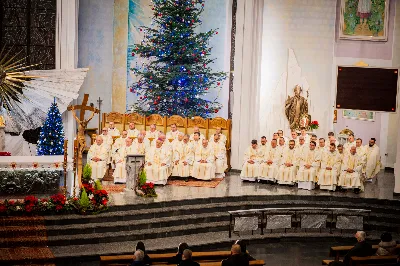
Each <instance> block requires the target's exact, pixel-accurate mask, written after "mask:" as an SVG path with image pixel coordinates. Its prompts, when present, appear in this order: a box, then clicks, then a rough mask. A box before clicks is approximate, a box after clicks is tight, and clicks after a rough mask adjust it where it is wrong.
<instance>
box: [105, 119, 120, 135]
mask: <svg viewBox="0 0 400 266" xmlns="http://www.w3.org/2000/svg"><path fill="white" fill-rule="evenodd" d="M108 135H110V136H111V137H118V136H119V135H121V134H120V133H119V130H118V128H116V127H115V124H114V122H113V121H111V122H109V123H108Z"/></svg>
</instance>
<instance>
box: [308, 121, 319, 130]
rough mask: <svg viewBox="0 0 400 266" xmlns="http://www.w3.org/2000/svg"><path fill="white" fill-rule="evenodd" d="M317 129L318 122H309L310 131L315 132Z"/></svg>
mask: <svg viewBox="0 0 400 266" xmlns="http://www.w3.org/2000/svg"><path fill="white" fill-rule="evenodd" d="M318 128H319V123H318V121H317V120H315V121H311V123H310V129H311V130H315V129H318Z"/></svg>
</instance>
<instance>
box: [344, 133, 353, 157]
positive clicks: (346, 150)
mask: <svg viewBox="0 0 400 266" xmlns="http://www.w3.org/2000/svg"><path fill="white" fill-rule="evenodd" d="M353 146H356V141H355V140H354V135H353V134H350V135H349V136H348V137H347V142H346V143H345V144H344V145H343V148H344V154H347V153H350V148H351V147H353Z"/></svg>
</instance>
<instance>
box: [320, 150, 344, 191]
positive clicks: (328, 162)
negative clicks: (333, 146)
mask: <svg viewBox="0 0 400 266" xmlns="http://www.w3.org/2000/svg"><path fill="white" fill-rule="evenodd" d="M327 167H330V168H332V170H328V169H326V168H327ZM339 170H340V157H339V154H338V152H337V151H334V152H330V151H328V152H324V153H323V155H322V157H321V169H320V170H319V173H318V184H319V186H320V189H326V190H332V191H335V190H336V185H337V182H338V176H339Z"/></svg>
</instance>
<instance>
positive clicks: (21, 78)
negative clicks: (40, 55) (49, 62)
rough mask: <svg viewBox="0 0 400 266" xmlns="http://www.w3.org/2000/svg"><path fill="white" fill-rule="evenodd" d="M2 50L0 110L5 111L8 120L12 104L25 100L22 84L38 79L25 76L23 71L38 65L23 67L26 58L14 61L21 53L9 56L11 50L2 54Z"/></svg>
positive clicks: (0, 53)
mask: <svg viewBox="0 0 400 266" xmlns="http://www.w3.org/2000/svg"><path fill="white" fill-rule="evenodd" d="M4 49H5V48H4V47H3V49H2V50H1V52H0V108H2V107H3V108H4V109H6V110H7V112H8V114H9V116H10V118H12V115H11V113H12V111H13V109H14V108H15V107H16V106H15V105H14V104H13V102H14V101H17V102H21V98H22V97H24V98H26V96H24V93H23V89H24V87H25V86H24V82H26V81H28V80H31V79H35V78H40V77H39V76H28V75H25V73H24V72H23V71H24V70H28V69H31V68H32V67H35V66H38V65H39V64H34V65H25V63H24V60H25V59H26V57H24V58H21V59H18V60H16V58H17V56H18V55H19V54H20V53H21V51H20V52H18V53H17V54H15V55H12V56H11V55H10V52H11V50H9V51H8V52H7V53H5V54H3V53H4Z"/></svg>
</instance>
